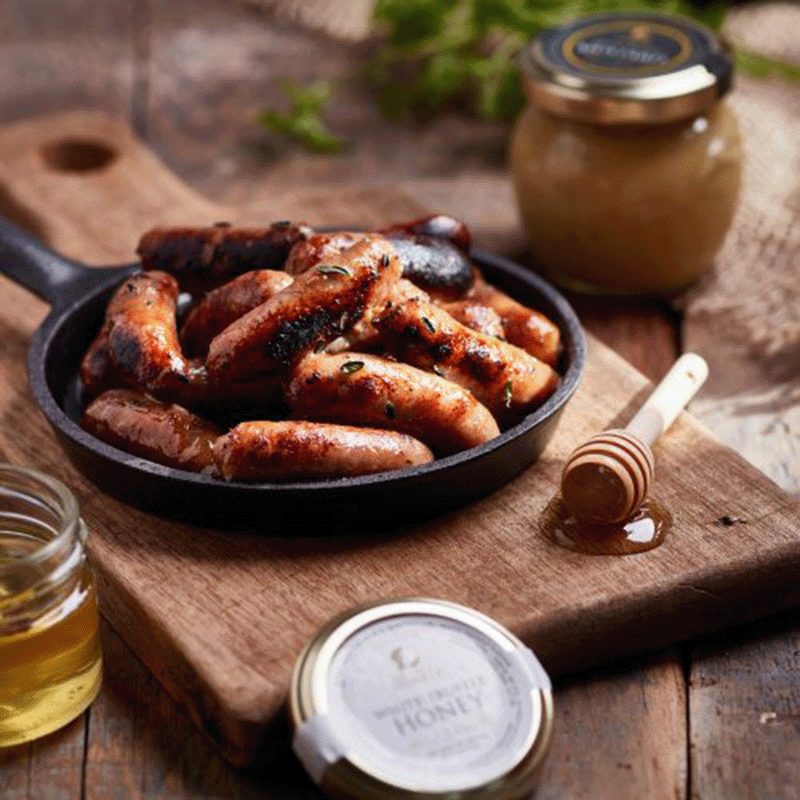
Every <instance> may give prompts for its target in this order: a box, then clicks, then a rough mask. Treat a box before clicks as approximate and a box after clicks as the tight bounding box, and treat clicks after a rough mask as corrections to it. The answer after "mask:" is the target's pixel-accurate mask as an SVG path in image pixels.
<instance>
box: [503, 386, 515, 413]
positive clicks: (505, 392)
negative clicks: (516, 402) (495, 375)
mask: <svg viewBox="0 0 800 800" xmlns="http://www.w3.org/2000/svg"><path fill="white" fill-rule="evenodd" d="M513 391H514V386H513V384H512V383H511V381H506V385H505V386H504V387H503V398H504V400H505V404H506V408H511V394H512V392H513Z"/></svg>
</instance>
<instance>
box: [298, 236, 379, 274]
mask: <svg viewBox="0 0 800 800" xmlns="http://www.w3.org/2000/svg"><path fill="white" fill-rule="evenodd" d="M363 238H364V234H363V233H354V232H351V231H339V232H337V233H315V234H314V235H313V236H309V237H308V238H307V239H304V240H302V241H299V242H297V244H295V245H294V247H292V249H291V250H290V251H289V255H288V257H287V258H286V264H285V265H284V267H283V269H284V272H286V273H288V274H289V275H301V274H302V273H303V272H307V271H308V270H310V269H311V267H316V266H317V265H318V264H323V263H327V261H329V260H330V259H336V258H338V257H339V256H340V255H341V254H342V253H343V252H344V251H345V250H347V248H348V247H352V246H353V245H354V244H355V243H356V242H358V241H359V240H360V239H363Z"/></svg>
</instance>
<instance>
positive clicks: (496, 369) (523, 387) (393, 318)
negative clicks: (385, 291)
mask: <svg viewBox="0 0 800 800" xmlns="http://www.w3.org/2000/svg"><path fill="white" fill-rule="evenodd" d="M373 324H374V325H375V327H376V328H377V329H378V330H379V331H381V333H382V334H383V335H384V340H385V344H386V347H387V349H388V351H389V352H390V353H392V354H393V355H395V356H396V357H397V358H398V359H399V360H400V361H405V362H406V363H408V364H412V365H414V366H415V367H420V368H421V369H427V370H431V371H433V372H436V373H437V374H438V375H441V376H442V377H444V378H447V379H448V380H451V381H453V382H454V383H457V384H458V385H459V386H463V387H464V388H465V389H469V390H470V391H471V392H472V393H473V394H474V395H475V397H476V398H477V399H478V400H479V401H480V402H481V403H483V405H485V406H486V407H487V408H488V409H489V411H491V412H492V414H493V415H494V417H495V419H496V420H497V421H498V423H499V424H500V426H501V428H502V427H505V426H507V425H510V424H514V423H515V422H517V421H518V420H519V419H520V418H521V417H522V416H523V414H525V413H527V412H528V411H530V410H531V409H532V408H534V407H535V406H537V405H540V404H541V403H542V402H544V400H545V399H546V398H547V397H549V395H550V394H552V392H553V391H554V390H555V388H556V386H557V385H558V376H557V375H556V373H555V372H553V370H552V369H551V368H550V367H549V366H548V365H547V364H545V363H544V362H542V361H539V360H538V359H536V358H534V357H533V356H531V355H529V354H528V353H526V352H525V351H524V350H521V349H520V348H518V347H514V346H513V345H510V344H507V343H506V342H501V341H498V340H497V339H494V338H492V337H489V336H486V335H484V334H482V333H478V332H477V331H472V330H470V329H469V328H466V327H465V326H463V325H462V324H461V323H460V322H456V320H454V319H453V318H452V317H451V316H450V315H449V314H448V313H447V312H446V311H444V309H441V308H439V307H438V306H435V305H433V304H432V303H427V302H425V301H424V300H421V299H419V298H411V299H410V300H406V301H404V302H403V303H399V304H397V305H392V306H391V307H389V308H384V310H383V311H382V312H379V313H377V314H376V315H375V316H374V318H373Z"/></svg>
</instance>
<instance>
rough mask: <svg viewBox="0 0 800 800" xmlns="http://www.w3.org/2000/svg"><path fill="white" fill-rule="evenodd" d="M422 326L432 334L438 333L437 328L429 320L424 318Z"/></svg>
mask: <svg viewBox="0 0 800 800" xmlns="http://www.w3.org/2000/svg"><path fill="white" fill-rule="evenodd" d="M422 324H423V325H424V326H425V327H426V328H427V329H428V330H429V331H430V332H431V333H436V326H435V325H434V324H433V323H432V322H431V321H430V320H429V319H428V318H427V317H423V318H422Z"/></svg>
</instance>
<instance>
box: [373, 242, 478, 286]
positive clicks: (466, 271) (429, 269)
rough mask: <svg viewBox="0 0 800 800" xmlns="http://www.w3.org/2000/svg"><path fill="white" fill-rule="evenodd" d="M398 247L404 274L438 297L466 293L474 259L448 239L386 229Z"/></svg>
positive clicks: (471, 275)
mask: <svg viewBox="0 0 800 800" xmlns="http://www.w3.org/2000/svg"><path fill="white" fill-rule="evenodd" d="M386 238H387V239H388V240H389V241H390V242H391V243H392V246H393V247H394V248H395V250H396V251H397V255H398V258H399V259H400V264H401V265H402V268H403V277H404V278H407V279H408V280H410V281H411V282H412V283H414V284H416V285H417V286H419V287H420V288H422V289H424V290H425V291H426V292H428V293H429V294H430V295H432V296H433V297H435V298H436V299H438V300H442V301H452V300H457V299H458V298H460V297H463V296H464V294H466V292H467V291H468V290H469V289H470V287H471V286H472V283H473V281H474V280H475V277H474V268H473V266H472V262H471V261H470V260H469V258H467V256H466V255H464V253H463V252H462V251H461V250H459V249H458V248H457V247H456V246H455V245H453V244H451V243H450V242H449V241H448V240H447V239H441V238H437V237H435V236H428V235H426V234H423V233H402V232H401V233H387V234H386Z"/></svg>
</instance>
